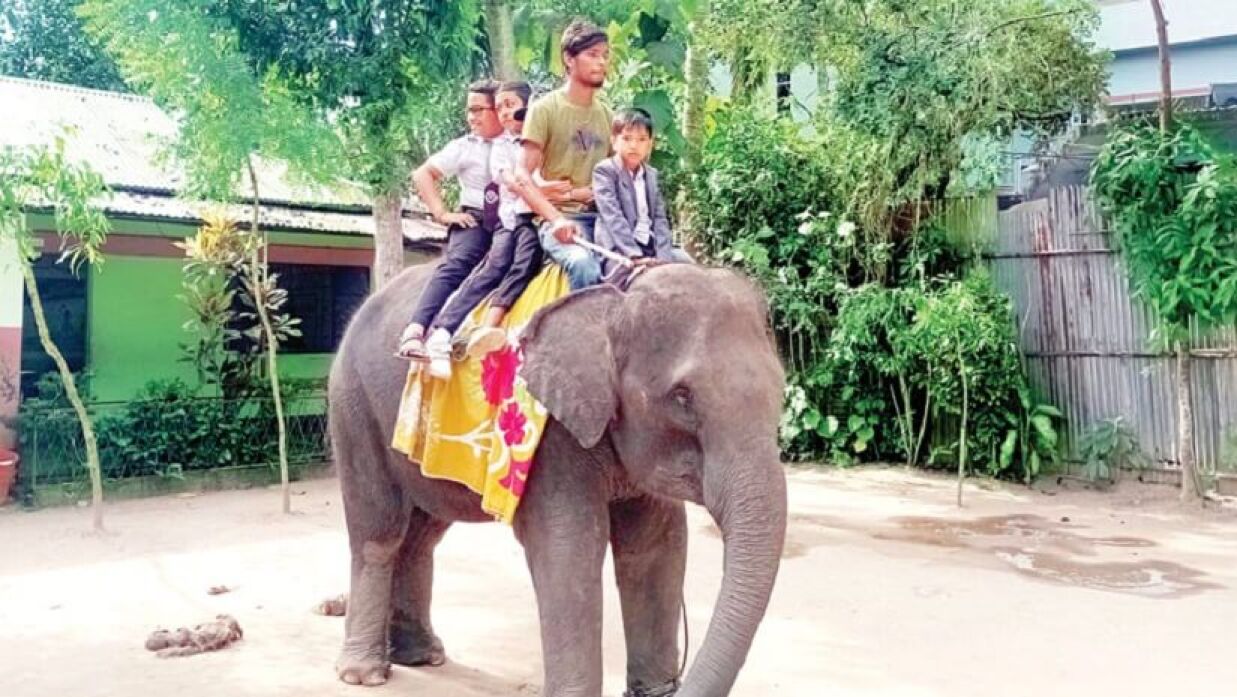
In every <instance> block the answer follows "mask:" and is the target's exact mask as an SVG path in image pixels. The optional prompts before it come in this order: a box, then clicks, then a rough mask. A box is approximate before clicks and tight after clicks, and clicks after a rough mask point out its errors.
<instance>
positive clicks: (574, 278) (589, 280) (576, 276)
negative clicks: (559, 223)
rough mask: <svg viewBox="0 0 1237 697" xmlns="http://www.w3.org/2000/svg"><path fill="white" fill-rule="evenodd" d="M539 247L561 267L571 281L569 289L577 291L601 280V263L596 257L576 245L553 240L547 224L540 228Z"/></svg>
mask: <svg viewBox="0 0 1237 697" xmlns="http://www.w3.org/2000/svg"><path fill="white" fill-rule="evenodd" d="M540 236H541V247H542V249H544V250H545V253H546V254H547V255H548V256H549V257H550V258H551V259H553V260H554V261H555V263H557V264H558V265H559V266H561V267H563V271H565V272H566V273H567V278H568V279H570V281H571V289H572V290H579V289H581V288H587V287H588V286H591V285H595V284H596V283H597V281H598V280H600V279H601V263H600V262H598V261H597V257H595V256H593V253H592V252H590V251H588V250H587V249H585V248H583V247H581V246H580V245H578V244H571V243H567V244H564V243H562V242H559V241H558V240H557V239H555V237H554V235H553V233H551V232H550V226H549V224H546V225H543V226H542V227H541V232H540Z"/></svg>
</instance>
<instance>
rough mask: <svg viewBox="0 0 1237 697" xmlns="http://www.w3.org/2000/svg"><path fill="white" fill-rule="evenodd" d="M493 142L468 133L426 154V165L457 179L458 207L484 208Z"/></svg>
mask: <svg viewBox="0 0 1237 697" xmlns="http://www.w3.org/2000/svg"><path fill="white" fill-rule="evenodd" d="M493 142H494V141H490V140H486V139H485V138H482V137H481V136H479V135H476V134H475V133H469V134H468V135H466V136H461V137H459V138H456V139H455V140H453V141H451V142H450V143H447V145H446V146H445V147H444V148H443V149H442V150H439V151H438V152H436V153H434V154H433V155H431V156H430V159H429V164H430V166H432V167H433V168H434V169H436V170H438V171H439V172H442V174H443V176H445V177H456V178H457V179H459V182H460V206H468V207H469V208H485V187H487V186H489V185H490V182H492V181H493V179H492V178H491V177H490V152H491V151H492V150H493Z"/></svg>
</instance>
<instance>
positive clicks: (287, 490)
mask: <svg viewBox="0 0 1237 697" xmlns="http://www.w3.org/2000/svg"><path fill="white" fill-rule="evenodd" d="M248 165H249V184H250V186H251V187H252V189H253V222H252V223H251V224H250V228H249V232H250V234H252V235H257V234H259V230H260V227H259V218H258V213H259V211H260V210H261V202H262V199H261V197H260V196H259V193H258V175H257V173H255V172H254V169H253V159H252V158H250V160H249V162H248ZM269 246H270V245H269V244H268V243H267V241H266V240H263V241H262V260H261V261H259V259H258V248H257V247H254V248H253V252H252V255H251V256H250V259H249V265H250V269H249V274H248V275H249V279H250V283H249V292H250V294H251V295H252V296H253V304H254V306H255V308H256V310H257V313H258V321H260V322H261V323H262V335H263V336H264V337H266V372H267V377H268V379H269V380H270V383H271V399H272V400H273V401H274V403H275V426H276V428H277V429H278V430H279V484H280V488H281V491H282V493H283V512H284V513H291V512H292V485H291V483H290V481H289V478H288V429H287V426H286V425H285V423H284V416H283V395H282V394H281V393H280V390H279V361H278V357H277V354H278V352H279V343H278V342H277V341H276V340H275V330H274V327H272V326H271V316H270V313H269V312H267V306H266V305H267V290H268V287H269V286H268V284H267V274H266V269H267V266H266V259H267V248H268V247H269Z"/></svg>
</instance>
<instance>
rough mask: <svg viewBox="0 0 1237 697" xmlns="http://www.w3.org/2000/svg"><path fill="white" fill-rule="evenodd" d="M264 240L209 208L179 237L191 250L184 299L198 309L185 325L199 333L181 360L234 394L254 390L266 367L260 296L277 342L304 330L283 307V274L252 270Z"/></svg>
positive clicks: (215, 385)
mask: <svg viewBox="0 0 1237 697" xmlns="http://www.w3.org/2000/svg"><path fill="white" fill-rule="evenodd" d="M261 244H262V240H261V237H260V236H258V235H256V234H254V233H253V232H252V231H249V230H242V229H240V228H238V227H237V226H236V225H235V224H234V223H232V222H231V221H230V220H229V219H228V218H227V217H225V216H223V215H221V214H207V215H206V222H205V224H203V225H202V227H201V228H199V229H198V232H197V234H196V235H194V236H193V237H191V238H189V239H188V240H186V241H185V242H183V243H176V246H177V247H180V248H181V249H183V250H185V256H186V261H185V265H184V281H183V285H184V288H185V293H184V295H182V296H181V299H182V300H183V301H184V302H185V303H186V304H187V305H188V306H189V309H190V311H191V312H192V313H193V317H192V318H191V319H189V320H188V321H186V322H185V324H184V329H185V331H187V332H190V333H192V334H193V335H194V338H195V341H193V342H191V343H186V344H182V345H181V349H182V352H183V355H182V357H181V360H182V361H185V362H187V363H190V364H192V365H193V366H194V368H195V369H196V370H197V373H198V381H199V383H200V384H201V385H202V386H204V387H210V388H214V389H217V390H218V391H219V392H220V393H221V394H224V395H228V396H232V397H235V396H238V395H244V394H248V393H249V392H251V391H252V390H253V389H254V388H255V387H256V385H257V381H256V378H257V376H258V375H259V374H260V372H261V368H260V363H259V361H258V359H259V358H260V357H261V355H262V354H263V353H265V344H266V336H265V333H264V331H263V327H262V324H261V318H260V317H259V315H258V312H257V300H256V299H255V296H256V297H260V298H262V299H263V301H264V302H265V310H266V314H267V316H268V317H269V318H270V322H271V327H272V334H273V337H274V341H275V343H276V346H277V347H278V345H281V344H283V343H284V342H286V341H287V340H288V339H291V338H294V337H298V336H300V335H301V332H300V329H299V328H298V325H299V324H300V319H298V318H295V317H292V316H291V315H289V314H288V313H287V312H286V311H284V307H285V306H286V304H287V301H288V292H287V291H286V290H284V289H282V288H279V286H278V274H263V275H262V276H261V277H260V278H254V277H253V276H252V274H251V271H250V260H251V259H252V258H253V256H254V254H255V252H256V251H257V249H258V248H259V247H260V246H261ZM255 290H256V293H255ZM238 308H240V309H238Z"/></svg>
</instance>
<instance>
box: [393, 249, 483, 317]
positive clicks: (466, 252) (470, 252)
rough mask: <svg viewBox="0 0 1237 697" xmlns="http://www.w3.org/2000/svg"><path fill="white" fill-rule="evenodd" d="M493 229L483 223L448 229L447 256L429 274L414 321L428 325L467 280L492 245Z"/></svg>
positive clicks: (413, 315) (414, 313)
mask: <svg viewBox="0 0 1237 697" xmlns="http://www.w3.org/2000/svg"><path fill="white" fill-rule="evenodd" d="M490 238H491V233H490V232H489V231H488V230H486V229H484V228H483V227H481V226H477V227H471V228H459V227H452V228H451V229H450V230H449V231H448V233H447V249H446V252H445V254H444V256H445V257H446V258H445V259H444V260H443V262H442V263H441V264H439V266H438V268H436V269H434V273H433V275H432V276H430V280H429V283H427V284H426V285H425V290H423V291H421V298H420V300H419V301H418V302H417V307H416V310H415V311H414V312H413V314H412V321H411V324H419V325H421V326H422V327H428V326H429V325H430V322H431V321H432V320H433V319H434V316H435V315H437V314H438V313H439V310H441V309H442V308H443V305H444V304H445V303H446V302H447V299H448V298H449V297H451V294H452V293H453V292H455V289H456V288H458V287H459V286H460V284H461V283H463V282H464V279H465V278H467V277H468V275H469V274H470V273H472V270H473V269H474V268H476V266H477V264H479V263H481V260H482V259H484V258H485V254H486V250H488V249H489V248H490Z"/></svg>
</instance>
